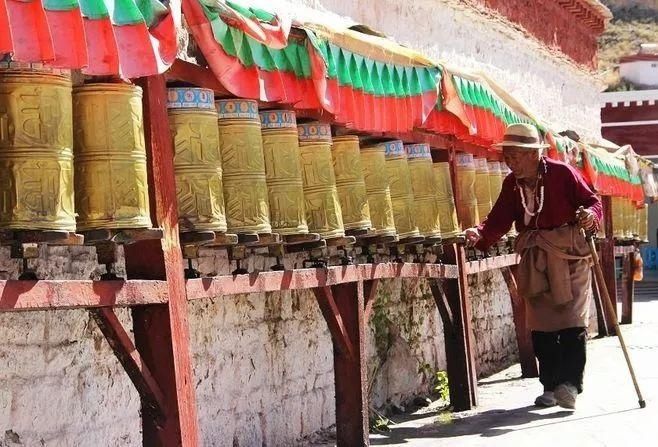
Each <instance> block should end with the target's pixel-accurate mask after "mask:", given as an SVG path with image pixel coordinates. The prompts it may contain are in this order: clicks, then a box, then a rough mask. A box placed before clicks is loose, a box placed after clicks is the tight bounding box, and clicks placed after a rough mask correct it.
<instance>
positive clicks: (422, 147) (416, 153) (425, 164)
mask: <svg viewBox="0 0 658 447" xmlns="http://www.w3.org/2000/svg"><path fill="white" fill-rule="evenodd" d="M404 149H405V151H406V153H407V163H408V165H409V174H410V176H411V189H412V191H413V195H414V204H415V211H416V224H417V225H418V231H419V232H420V234H421V236H425V237H440V236H441V221H440V211H439V202H438V200H437V198H436V183H435V182H434V172H433V170H432V153H431V151H430V147H429V145H427V144H407V145H405V146H404Z"/></svg>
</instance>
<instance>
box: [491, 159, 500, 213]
mask: <svg viewBox="0 0 658 447" xmlns="http://www.w3.org/2000/svg"><path fill="white" fill-rule="evenodd" d="M487 164H488V167H489V189H490V191H491V206H492V207H493V205H494V204H495V203H496V201H497V200H498V196H499V195H500V191H501V190H502V189H503V173H502V171H501V170H500V162H499V161H490V162H489V163H487Z"/></svg>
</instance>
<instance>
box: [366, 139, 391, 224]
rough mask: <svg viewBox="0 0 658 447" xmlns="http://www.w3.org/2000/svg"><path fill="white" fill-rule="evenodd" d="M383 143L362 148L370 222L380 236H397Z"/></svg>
mask: <svg viewBox="0 0 658 447" xmlns="http://www.w3.org/2000/svg"><path fill="white" fill-rule="evenodd" d="M385 153H386V148H385V146H384V145H383V144H380V145H377V146H368V147H363V148H361V167H362V169H363V180H364V183H365V185H366V195H367V197H368V206H369V209H370V222H371V224H372V229H373V230H374V233H375V234H376V235H378V236H395V220H394V218H393V202H392V200H391V188H390V186H389V183H388V176H387V174H386V156H385Z"/></svg>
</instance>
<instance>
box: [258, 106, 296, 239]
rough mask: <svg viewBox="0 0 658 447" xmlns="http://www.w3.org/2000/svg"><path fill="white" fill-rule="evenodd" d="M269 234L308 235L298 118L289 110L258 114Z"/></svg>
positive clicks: (268, 111)
mask: <svg viewBox="0 0 658 447" xmlns="http://www.w3.org/2000/svg"><path fill="white" fill-rule="evenodd" d="M260 122H261V127H262V135H263V151H264V155H265V174H266V181H267V193H268V198H269V203H270V221H271V224H272V231H273V232H275V233H279V234H282V235H289V234H304V233H308V224H307V223H306V212H305V209H304V183H303V180H302V161H301V155H300V150H299V140H298V138H297V119H296V117H295V112H293V111H291V110H266V111H262V112H260Z"/></svg>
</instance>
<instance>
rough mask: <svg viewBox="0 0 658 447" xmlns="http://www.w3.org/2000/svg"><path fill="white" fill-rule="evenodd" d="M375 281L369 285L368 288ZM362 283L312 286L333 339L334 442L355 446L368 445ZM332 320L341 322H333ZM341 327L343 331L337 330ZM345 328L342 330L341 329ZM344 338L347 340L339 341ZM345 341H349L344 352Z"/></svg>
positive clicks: (373, 285)
mask: <svg viewBox="0 0 658 447" xmlns="http://www.w3.org/2000/svg"><path fill="white" fill-rule="evenodd" d="M376 286H377V284H376V283H374V284H371V285H370V291H371V293H373V289H374V288H376ZM363 288H364V287H363V283H362V282H352V283H345V284H339V285H335V286H331V287H330V288H329V287H320V288H316V289H313V291H314V292H315V295H316V297H317V299H318V304H319V305H320V309H323V308H325V310H323V311H322V313H323V315H324V316H325V318H327V316H328V315H327V309H326V308H327V306H326V303H330V302H333V303H334V305H333V306H330V313H331V315H329V319H328V320H327V323H328V326H329V330H330V332H331V335H332V337H331V338H332V340H333V342H334V377H335V386H336V445H337V446H338V447H358V446H367V445H369V439H368V383H367V364H366V360H367V359H366V352H365V325H366V323H365V315H364V314H365V312H364V307H365V300H364V293H363ZM334 322H340V324H335V323H334ZM338 326H341V327H342V330H341V331H337V330H336V329H337V327H338ZM343 331H344V332H343ZM343 339H347V340H345V341H342V340H343ZM344 343H350V344H351V349H349V351H351V353H352V355H351V356H350V355H347V353H346V352H345V351H346V349H345V348H344V347H343V346H342V345H343V344H344Z"/></svg>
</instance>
